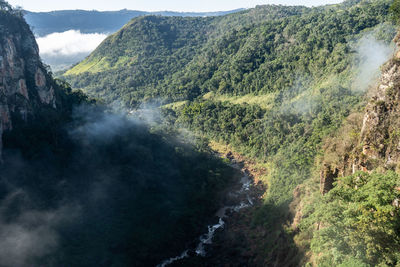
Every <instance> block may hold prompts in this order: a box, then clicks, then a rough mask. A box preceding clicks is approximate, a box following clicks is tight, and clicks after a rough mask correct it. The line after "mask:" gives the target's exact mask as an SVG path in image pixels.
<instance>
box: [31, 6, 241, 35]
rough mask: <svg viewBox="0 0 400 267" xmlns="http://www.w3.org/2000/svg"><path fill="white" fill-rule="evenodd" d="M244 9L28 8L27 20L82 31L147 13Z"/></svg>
mask: <svg viewBox="0 0 400 267" xmlns="http://www.w3.org/2000/svg"><path fill="white" fill-rule="evenodd" d="M238 11H240V10H232V11H224V12H204V13H195V12H172V11H160V12H146V11H138V10H127V9H124V10H119V11H96V10H91V11H88V10H60V11H50V12H30V11H24V17H25V19H26V22H27V23H28V24H29V25H31V26H32V27H33V32H34V33H35V34H36V35H38V36H44V35H47V34H50V33H54V32H64V31H68V30H79V31H81V32H82V33H113V32H116V31H117V30H119V29H120V28H121V27H122V26H123V25H124V24H126V23H127V22H129V21H130V20H131V19H132V18H135V17H140V16H146V15H161V16H171V17H172V16H179V17H189V16H190V17H205V16H222V15H226V14H229V13H234V12H238Z"/></svg>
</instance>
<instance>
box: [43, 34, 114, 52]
mask: <svg viewBox="0 0 400 267" xmlns="http://www.w3.org/2000/svg"><path fill="white" fill-rule="evenodd" d="M106 37H107V35H106V34H103V33H89V34H85V33H81V32H80V31H76V30H69V31H66V32H56V33H52V34H49V35H46V36H44V37H39V38H37V39H36V41H37V43H38V45H39V50H40V55H41V56H43V57H46V56H74V55H78V54H90V53H91V52H92V51H93V50H94V49H95V48H96V47H97V46H98V45H99V44H100V43H101V42H102V41H103V40H104V39H105V38H106Z"/></svg>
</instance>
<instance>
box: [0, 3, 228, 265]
mask: <svg viewBox="0 0 400 267" xmlns="http://www.w3.org/2000/svg"><path fill="white" fill-rule="evenodd" d="M0 33H1V34H0V67H1V68H0V93H1V97H0V117H1V121H0V134H1V136H0V138H1V140H2V144H3V147H2V148H1V151H2V162H0V237H1V238H0V247H1V249H0V266H2V267H13V266H21V267H25V266H146V265H152V266H154V265H156V264H158V263H159V262H161V261H162V260H164V259H165V258H168V257H171V256H173V255H175V254H176V253H178V252H180V251H182V250H184V249H186V248H187V246H190V244H191V243H192V242H193V240H195V238H197V237H198V236H199V235H200V233H203V231H205V230H206V229H205V228H206V227H205V225H206V223H208V221H209V220H212V219H214V218H213V216H214V214H215V212H216V210H217V209H218V208H219V204H220V200H221V198H222V197H221V191H223V190H225V188H226V187H227V186H228V185H230V184H231V183H232V180H233V178H234V177H235V176H234V173H233V170H232V168H230V167H229V166H228V165H227V164H226V162H225V161H223V160H221V159H220V158H218V157H215V156H213V155H211V153H210V150H209V148H208V147H207V144H204V142H202V141H201V140H197V139H196V138H191V139H190V140H191V141H190V142H185V141H183V140H182V137H181V136H180V135H179V134H180V133H176V132H175V131H173V130H171V129H168V128H161V129H159V128H158V127H154V126H148V125H147V124H146V123H144V122H143V121H142V120H140V119H139V118H136V117H133V116H131V117H127V116H124V115H118V114H116V113H115V112H113V111H112V110H109V109H107V108H106V107H103V106H101V105H100V104H98V103H97V104H96V103H95V102H94V101H90V100H88V97H87V96H86V95H84V94H82V92H79V91H72V90H71V88H70V87H69V86H68V85H67V84H66V83H65V82H62V81H60V80H54V79H53V78H52V77H51V73H50V72H48V71H47V69H46V68H45V67H44V66H43V64H42V63H41V61H40V58H39V56H38V49H37V45H36V43H35V39H34V36H33V34H32V32H31V31H30V29H29V26H28V25H27V24H26V22H25V21H24V19H23V17H22V15H21V13H20V12H19V11H16V10H13V9H12V8H11V7H10V6H9V5H8V4H7V3H6V2H4V1H3V0H0Z"/></svg>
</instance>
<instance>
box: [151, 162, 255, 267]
mask: <svg viewBox="0 0 400 267" xmlns="http://www.w3.org/2000/svg"><path fill="white" fill-rule="evenodd" d="M231 166H232V167H233V168H235V169H238V170H240V169H241V168H240V166H239V164H238V163H236V161H235V160H232V164H231ZM241 172H242V177H241V179H240V184H241V187H240V189H239V190H237V191H234V192H230V193H229V195H230V196H231V197H232V198H233V199H236V200H237V201H240V202H239V203H238V204H236V205H231V206H224V207H222V208H221V209H219V210H218V212H217V213H216V216H217V218H218V223H216V224H212V225H209V226H208V231H207V233H205V234H203V235H201V236H200V237H199V239H198V245H197V246H196V248H195V249H194V250H193V249H192V250H193V251H192V250H190V249H188V250H185V251H184V252H182V254H181V255H179V256H176V257H173V258H169V259H167V260H164V261H163V262H162V263H160V264H158V265H157V267H165V266H167V265H169V264H172V263H173V262H175V261H178V260H182V259H184V258H188V257H190V252H194V253H195V254H196V255H198V256H201V257H205V256H206V255H207V252H206V247H207V245H211V244H212V242H213V238H214V235H215V232H216V231H217V230H218V229H223V228H224V226H225V221H224V219H225V220H226V218H227V217H228V214H229V213H231V212H239V211H240V210H241V209H244V208H248V207H251V206H253V203H254V202H253V198H252V197H251V195H250V187H251V185H252V184H253V181H252V179H251V178H250V177H249V175H248V174H247V173H246V172H244V171H241Z"/></svg>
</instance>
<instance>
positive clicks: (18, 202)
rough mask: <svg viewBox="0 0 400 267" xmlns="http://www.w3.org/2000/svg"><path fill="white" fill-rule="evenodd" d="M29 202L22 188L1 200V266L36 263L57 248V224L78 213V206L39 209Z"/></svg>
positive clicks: (32, 264)
mask: <svg viewBox="0 0 400 267" xmlns="http://www.w3.org/2000/svg"><path fill="white" fill-rule="evenodd" d="M28 202H29V196H28V194H27V193H26V192H24V191H23V190H22V189H19V190H16V191H14V192H12V193H10V194H9V195H8V196H7V197H6V198H5V199H4V200H3V201H1V202H0V248H1V249H0V259H1V260H0V266H5V267H8V266H10V267H11V266H34V265H36V264H37V261H38V260H40V259H42V258H43V257H45V256H48V255H50V254H51V253H53V252H54V251H55V250H56V249H57V248H58V246H59V235H58V233H57V230H56V228H57V227H58V226H59V225H60V224H64V223H66V222H69V221H70V220H72V219H74V218H75V217H76V216H77V211H78V210H77V209H76V208H75V207H61V208H59V209H56V210H46V211H39V210H35V209H31V208H29V207H28V206H29V204H28ZM16 207H17V210H18V212H15V208H16ZM10 210H12V211H13V212H12V213H14V214H13V215H12V216H10V214H8V213H9V212H10ZM15 213H17V214H15Z"/></svg>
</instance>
